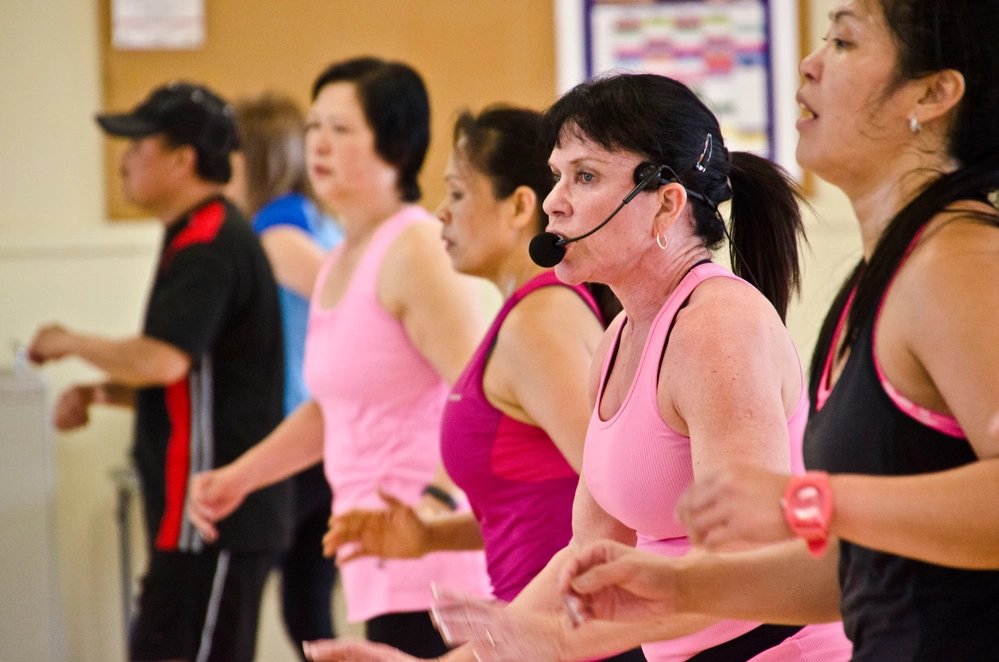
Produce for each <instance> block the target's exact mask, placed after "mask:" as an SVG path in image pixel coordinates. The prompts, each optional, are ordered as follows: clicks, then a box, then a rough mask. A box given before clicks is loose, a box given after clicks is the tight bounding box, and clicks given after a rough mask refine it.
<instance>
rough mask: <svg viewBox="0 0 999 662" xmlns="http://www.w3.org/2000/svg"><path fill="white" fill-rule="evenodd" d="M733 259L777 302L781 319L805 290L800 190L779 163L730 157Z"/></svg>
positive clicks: (743, 275)
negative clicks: (789, 304) (802, 261)
mask: <svg viewBox="0 0 999 662" xmlns="http://www.w3.org/2000/svg"><path fill="white" fill-rule="evenodd" d="M729 180H730V181H731V186H732V211H731V226H732V227H731V233H730V235H729V238H730V243H729V257H730V258H731V262H732V271H734V272H735V274H736V275H738V276H739V277H740V278H743V279H745V280H746V281H748V282H750V283H752V284H753V285H754V286H756V288H757V289H758V290H759V291H760V292H762V293H763V295H764V296H765V297H766V298H767V299H768V300H769V301H770V303H772V304H773V306H774V308H775V309H776V310H777V312H778V313H779V314H780V318H781V320H784V319H785V317H786V315H787V306H788V303H790V300H791V295H792V294H793V293H797V292H798V291H799V290H800V287H801V266H800V263H799V256H798V250H799V246H798V241H799V238H800V239H802V240H804V239H805V227H804V223H803V222H802V219H801V205H802V204H807V203H806V202H805V200H804V196H803V195H802V193H801V189H800V188H799V187H798V185H797V184H796V183H795V182H794V180H793V179H792V178H791V176H790V175H789V174H788V173H787V171H785V170H784V169H783V168H781V167H780V166H778V165H775V164H774V163H772V162H770V161H767V160H766V159H764V158H761V157H759V156H756V155H755V154H750V153H749V152H734V153H732V155H731V169H730V170H729Z"/></svg>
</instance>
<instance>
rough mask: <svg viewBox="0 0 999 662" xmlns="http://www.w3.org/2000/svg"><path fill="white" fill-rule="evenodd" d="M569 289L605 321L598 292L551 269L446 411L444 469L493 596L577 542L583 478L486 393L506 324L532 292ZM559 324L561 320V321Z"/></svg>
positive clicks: (528, 288) (509, 305)
mask: <svg viewBox="0 0 999 662" xmlns="http://www.w3.org/2000/svg"><path fill="white" fill-rule="evenodd" d="M551 286H555V287H568V288H569V289H571V290H573V291H574V292H576V294H578V295H579V296H580V297H581V298H582V299H583V300H584V301H585V302H586V303H587V304H588V305H589V306H590V308H591V309H592V310H593V313H594V314H595V315H597V317H598V318H599V316H600V312H599V309H598V308H597V305H596V302H595V301H594V300H593V297H592V296H591V295H590V292H589V291H588V290H587V289H586V288H585V287H583V286H569V285H565V284H564V283H562V281H560V280H559V279H558V278H557V277H556V276H555V273H554V272H552V271H546V272H544V273H542V274H539V275H537V276H535V277H534V278H532V279H531V280H529V281H528V282H526V283H524V285H522V286H521V287H520V288H519V289H518V290H517V291H516V292H514V293H513V295H512V296H511V297H510V298H509V299H508V300H507V301H506V302H505V303H504V304H503V307H502V308H501V309H500V311H499V313H498V314H497V315H496V319H495V320H494V321H493V323H492V326H491V327H490V328H489V331H488V332H487V333H486V336H485V338H484V339H483V341H482V343H481V344H480V345H479V348H478V349H477V350H476V352H475V355H474V356H473V357H472V360H471V362H470V363H469V364H468V366H467V367H466V368H465V371H464V372H463V373H462V374H461V376H460V377H459V378H458V380H457V382H455V385H454V387H453V388H452V389H451V393H450V395H449V396H448V401H447V404H446V405H445V407H444V417H443V419H442V423H441V453H442V454H443V456H444V466H445V468H446V469H447V471H448V474H449V475H450V476H451V478H452V479H453V480H454V481H455V483H456V484H457V485H458V486H459V487H461V489H462V490H464V492H465V494H466V495H467V496H468V500H469V503H470V504H471V506H472V510H473V511H474V513H475V517H476V519H477V520H478V521H479V526H480V527H481V530H482V540H483V543H484V546H485V552H486V562H487V564H488V568H489V578H490V580H491V581H492V584H493V592H494V593H495V595H496V597H498V598H500V599H502V600H507V601H509V600H512V599H513V598H514V597H516V596H517V594H518V593H520V591H521V589H523V588H524V586H526V585H527V583H528V582H530V581H531V579H533V578H534V576H535V575H536V574H538V572H540V571H541V569H542V568H544V567H545V565H546V564H547V563H548V561H549V560H550V559H551V557H552V556H554V554H555V552H557V551H559V550H560V549H562V548H563V547H565V546H566V545H567V544H568V543H569V539H570V538H571V537H572V500H573V497H574V495H575V492H576V484H577V483H578V481H579V476H578V475H577V474H576V472H575V470H573V468H572V467H571V466H570V465H569V463H568V462H567V461H566V459H565V457H564V456H563V455H562V453H561V452H560V451H559V450H558V448H557V447H556V446H555V443H554V442H553V441H552V440H551V438H550V437H549V436H548V435H547V434H546V433H545V431H544V430H542V429H541V428H539V427H537V426H534V425H527V424H526V423H522V422H520V421H517V420H515V419H513V418H510V417H509V416H507V415H506V414H504V413H503V412H501V411H500V410H499V409H497V408H496V407H494V406H493V405H492V404H490V402H489V400H488V399H487V398H486V394H485V392H484V391H483V388H482V377H483V374H484V373H485V369H486V363H487V362H488V361H489V356H490V354H491V353H492V350H493V346H494V345H495V343H496V335H497V334H498V333H499V330H500V328H501V327H502V326H503V322H504V321H505V320H506V318H507V315H509V314H510V311H511V310H513V308H514V307H515V306H516V305H517V304H518V303H520V301H521V300H523V298H524V297H526V296H527V295H528V294H530V293H531V292H534V291H535V290H537V289H539V288H542V287H551ZM553 323H554V320H553Z"/></svg>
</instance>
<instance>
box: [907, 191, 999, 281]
mask: <svg viewBox="0 0 999 662" xmlns="http://www.w3.org/2000/svg"><path fill="white" fill-rule="evenodd" d="M997 258H999V212H997V211H996V209H995V208H994V207H992V206H991V205H988V204H986V203H984V202H976V201H964V202H958V203H954V204H952V205H951V206H950V207H948V208H947V209H946V210H944V211H942V212H940V213H938V214H937V215H936V216H935V217H934V218H933V219H931V220H930V222H929V223H928V224H927V225H926V229H925V230H924V231H923V232H922V234H921V235H920V236H919V239H918V241H917V242H916V243H915V244H914V245H913V247H912V251H911V253H910V256H909V258H908V259H907V260H906V263H905V264H904V265H903V266H902V267H901V268H900V280H902V281H903V282H905V281H908V282H911V283H914V285H915V287H918V288H920V289H924V288H935V287H936V286H937V285H943V286H945V287H950V286H953V285H954V284H955V281H954V280H953V279H957V281H962V282H965V283H967V282H968V279H972V280H974V281H983V282H985V280H986V279H987V281H988V282H991V283H993V284H996V282H995V281H994V280H992V278H993V277H996V276H999V259H997ZM969 294H972V293H971V292H969Z"/></svg>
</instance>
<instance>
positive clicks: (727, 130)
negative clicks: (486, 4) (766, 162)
mask: <svg viewBox="0 0 999 662" xmlns="http://www.w3.org/2000/svg"><path fill="white" fill-rule="evenodd" d="M798 4H799V3H798V0H555V10H556V11H555V14H556V41H557V49H558V58H557V68H558V86H559V91H560V92H564V91H566V90H568V89H569V88H571V87H572V86H573V85H575V84H577V83H579V82H581V81H583V80H586V79H588V78H591V77H593V76H597V75H600V74H603V73H607V72H611V71H643V72H650V73H656V74H661V75H665V76H670V77H671V78H676V79H677V80H680V81H682V82H683V83H685V84H687V85H688V86H689V87H691V88H692V89H693V90H694V91H695V92H696V93H697V94H698V95H699V96H700V97H701V98H702V99H703V100H704V101H705V103H707V104H708V106H709V107H710V108H711V109H712V110H713V111H714V113H715V115H716V116H717V117H718V120H719V123H720V124H721V128H722V133H723V135H724V136H725V141H726V144H727V146H728V148H729V149H730V150H733V151H734V150H744V151H751V152H754V153H756V154H759V155H761V156H765V157H767V158H770V159H773V160H775V161H776V162H778V163H780V164H781V165H783V166H784V167H785V168H787V169H788V170H789V171H790V172H791V173H792V174H794V175H795V176H797V177H798V178H799V179H800V178H801V169H800V168H799V166H798V165H797V163H796V162H795V159H794V144H795V139H796V136H795V132H794V122H795V119H796V118H797V112H798V111H797V104H796V103H795V100H794V94H795V88H796V86H797V81H798V75H797V62H798V54H799V39H798V31H799V20H798V9H799V7H798Z"/></svg>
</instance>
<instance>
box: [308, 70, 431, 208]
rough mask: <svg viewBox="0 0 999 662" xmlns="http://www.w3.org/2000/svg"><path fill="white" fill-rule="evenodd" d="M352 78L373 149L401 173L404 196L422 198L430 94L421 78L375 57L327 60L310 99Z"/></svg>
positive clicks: (400, 181)
mask: <svg viewBox="0 0 999 662" xmlns="http://www.w3.org/2000/svg"><path fill="white" fill-rule="evenodd" d="M339 82H349V83H353V84H354V87H355V88H356V90H357V97H358V99H359V100H360V102H361V107H362V108H363V109H364V116H365V118H366V119H367V121H368V126H370V127H371V130H372V131H373V132H374V134H375V151H377V152H378V155H379V156H381V157H382V158H383V159H385V161H386V162H387V163H389V164H391V165H393V166H394V167H395V168H396V171H397V172H398V173H399V193H400V195H401V196H402V199H403V200H405V201H406V202H416V201H417V200H419V199H420V196H421V192H420V184H419V182H418V181H417V177H418V176H419V174H420V168H422V167H423V160H424V159H425V158H426V155H427V148H428V147H429V145H430V100H429V99H428V97H427V89H426V86H425V85H424V84H423V79H422V78H421V77H420V74H418V73H417V72H416V71H415V70H414V69H413V68H412V67H410V66H409V65H406V64H403V63H401V62H386V61H385V60H381V59H379V58H375V57H359V58H354V59H351V60H344V61H343V62H336V63H334V64H332V65H330V66H329V67H328V68H327V69H326V70H325V71H323V72H322V73H321V74H319V76H318V77H317V78H316V81H315V82H314V83H313V84H312V100H313V101H315V99H316V97H318V96H319V93H320V92H321V91H322V89H323V88H324V87H326V86H327V85H331V84H333V83H339Z"/></svg>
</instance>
